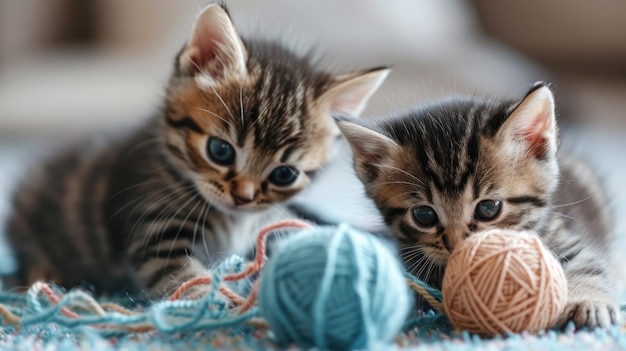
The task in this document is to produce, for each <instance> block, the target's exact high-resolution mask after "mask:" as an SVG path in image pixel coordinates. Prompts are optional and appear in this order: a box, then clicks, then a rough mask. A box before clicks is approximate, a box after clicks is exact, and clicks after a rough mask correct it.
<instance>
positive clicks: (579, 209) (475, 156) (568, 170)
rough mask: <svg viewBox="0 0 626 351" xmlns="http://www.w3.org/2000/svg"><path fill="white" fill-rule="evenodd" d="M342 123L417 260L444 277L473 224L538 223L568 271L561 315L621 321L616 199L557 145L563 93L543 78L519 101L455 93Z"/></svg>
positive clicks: (393, 226)
mask: <svg viewBox="0 0 626 351" xmlns="http://www.w3.org/2000/svg"><path fill="white" fill-rule="evenodd" d="M338 125H339V127H340V129H341V130H342V132H343V133H344V134H345V136H346V137H347V139H348V141H349V143H350V145H351V148H352V150H353V153H354V163H355V169H356V173H357V175H358V177H359V178H360V179H361V181H362V182H363V183H364V185H365V188H366V191H367V194H368V196H369V197H370V198H372V199H373V201H374V202H375V203H376V206H377V207H378V209H379V210H380V212H381V214H382V215H383V217H384V219H385V221H386V223H387V225H388V226H389V228H390V230H391V232H392V233H391V234H392V236H393V238H394V239H395V240H396V241H397V243H398V244H399V246H400V250H401V257H402V260H403V263H404V264H405V265H406V268H407V269H408V270H409V271H410V272H412V273H413V274H415V275H416V276H418V277H419V278H421V279H423V280H425V281H427V282H429V283H430V284H432V285H434V286H436V287H438V288H441V282H442V276H443V273H444V270H445V267H446V262H447V260H448V258H449V257H450V254H451V253H452V251H453V250H454V248H455V247H456V246H457V245H458V244H459V243H460V242H461V241H462V240H464V239H465V238H467V237H468V236H470V235H472V234H473V233H476V232H478V231H481V230H486V229H491V228H509V229H517V230H532V231H534V232H536V233H537V234H538V235H539V236H540V237H541V238H542V240H543V242H544V243H545V245H546V246H547V247H548V248H549V249H551V250H552V252H553V253H554V254H555V255H556V256H557V257H558V258H559V259H560V262H561V264H562V266H563V268H564V269H565V272H566V276H567V280H568V293H569V295H568V304H567V307H566V310H565V312H564V315H563V317H564V318H562V321H563V322H565V321H568V320H572V321H574V323H575V325H576V326H577V327H583V326H588V327H596V326H608V325H610V324H613V323H616V322H617V321H618V309H617V307H616V305H615V303H614V301H613V299H612V298H611V296H610V294H609V292H611V291H612V287H613V282H614V280H615V277H614V276H612V275H611V273H612V270H611V266H610V263H609V262H610V261H609V258H608V252H609V246H610V245H611V244H610V236H609V233H610V231H611V222H610V220H609V218H608V217H609V216H608V214H607V209H606V204H607V201H606V198H605V196H604V194H603V193H602V191H601V190H600V186H599V185H598V183H597V182H596V180H595V178H594V177H593V175H592V172H591V171H590V170H589V169H588V168H587V167H585V165H583V164H582V163H581V162H579V161H577V160H575V159H572V158H569V157H566V156H565V155H562V154H561V153H560V152H559V153H558V156H557V125H556V121H555V110H554V101H553V97H552V93H551V91H550V90H549V88H548V87H546V86H545V85H544V84H543V83H537V84H536V85H535V86H533V87H532V89H530V91H529V92H528V93H527V94H526V96H524V98H523V99H521V100H518V101H503V102H502V101H500V102H487V101H480V100H476V99H468V100H450V101H445V102H442V103H440V104H438V105H433V106H429V107H426V108H423V109H421V110H416V111H413V112H411V113H409V114H407V115H404V116H402V117H399V118H395V119H390V120H385V121H382V122H380V123H378V124H376V125H373V126H365V125H364V124H363V123H360V122H354V121H351V120H349V119H340V120H339V121H338ZM422 306H423V305H422Z"/></svg>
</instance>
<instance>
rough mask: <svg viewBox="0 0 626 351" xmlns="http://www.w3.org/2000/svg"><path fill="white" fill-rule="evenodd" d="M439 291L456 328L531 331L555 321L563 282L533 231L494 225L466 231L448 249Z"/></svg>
mask: <svg viewBox="0 0 626 351" xmlns="http://www.w3.org/2000/svg"><path fill="white" fill-rule="evenodd" d="M442 293H443V303H444V308H445V311H446V314H447V315H448V318H449V319H450V321H451V322H452V324H453V325H454V326H455V327H456V328H457V329H462V330H467V331H469V332H472V333H477V334H481V335H491V336H492V335H498V334H505V333H519V332H522V331H527V332H531V333H534V332H538V331H540V330H544V329H547V328H550V327H552V326H553V325H554V324H555V323H556V321H557V319H558V317H559V315H560V314H561V312H562V311H563V309H564V307H565V302H566V298H567V281H566V280H565V273H564V272H563V268H562V267H561V265H560V264H559V262H558V261H557V260H556V258H555V257H554V255H553V254H552V253H551V252H550V251H548V250H547V249H546V248H545V247H544V246H543V244H542V242H541V240H540V239H539V237H538V236H537V235H535V234H533V233H530V232H520V231H513V230H500V229H496V230H490V231H486V232H483V233H479V234H476V235H472V236H471V237H469V238H468V239H466V240H464V242H463V243H462V244H460V245H459V246H458V247H457V248H455V249H454V252H453V253H452V255H451V256H450V259H449V261H448V265H447V267H446V272H445V274H444V279H443V284H442Z"/></svg>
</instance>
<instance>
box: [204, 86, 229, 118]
mask: <svg viewBox="0 0 626 351" xmlns="http://www.w3.org/2000/svg"><path fill="white" fill-rule="evenodd" d="M210 87H211V90H213V93H214V94H215V96H217V98H218V99H219V100H220V102H221V103H222V106H224V108H225V109H226V111H228V114H229V115H230V118H235V116H233V113H232V112H230V109H229V108H228V106H226V103H225V102H224V100H223V99H222V97H221V96H220V94H218V93H217V90H215V87H214V86H212V85H210Z"/></svg>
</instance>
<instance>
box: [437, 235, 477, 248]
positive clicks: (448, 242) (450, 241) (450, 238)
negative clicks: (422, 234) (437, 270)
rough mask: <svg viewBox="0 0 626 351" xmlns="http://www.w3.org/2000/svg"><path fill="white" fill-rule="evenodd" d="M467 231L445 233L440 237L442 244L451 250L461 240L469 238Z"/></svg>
mask: <svg viewBox="0 0 626 351" xmlns="http://www.w3.org/2000/svg"><path fill="white" fill-rule="evenodd" d="M469 236H470V233H469V232H461V233H445V234H444V235H443V236H442V237H441V239H442V241H443V246H445V248H446V249H447V250H448V251H450V252H452V250H454V248H455V247H456V246H457V245H458V244H459V243H460V242H461V241H463V240H465V239H467V238H469Z"/></svg>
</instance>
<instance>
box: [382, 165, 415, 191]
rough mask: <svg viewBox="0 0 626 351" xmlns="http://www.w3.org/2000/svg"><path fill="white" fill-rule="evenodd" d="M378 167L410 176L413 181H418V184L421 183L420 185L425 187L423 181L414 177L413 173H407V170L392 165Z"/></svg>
mask: <svg viewBox="0 0 626 351" xmlns="http://www.w3.org/2000/svg"><path fill="white" fill-rule="evenodd" d="M377 166H378V167H383V168H389V169H391V170H394V171H398V172H400V173H403V174H405V175H407V176H409V177H410V178H411V179H413V180H415V181H416V182H417V183H419V184H420V185H422V186H423V185H424V182H423V181H422V180H421V179H419V178H417V177H416V176H414V175H412V174H411V173H409V172H407V171H405V170H403V169H400V168H398V167H395V166H391V165H386V164H378V165H377Z"/></svg>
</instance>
